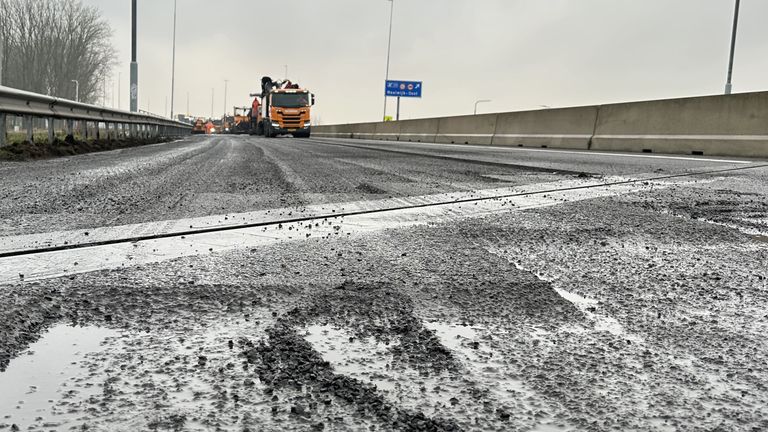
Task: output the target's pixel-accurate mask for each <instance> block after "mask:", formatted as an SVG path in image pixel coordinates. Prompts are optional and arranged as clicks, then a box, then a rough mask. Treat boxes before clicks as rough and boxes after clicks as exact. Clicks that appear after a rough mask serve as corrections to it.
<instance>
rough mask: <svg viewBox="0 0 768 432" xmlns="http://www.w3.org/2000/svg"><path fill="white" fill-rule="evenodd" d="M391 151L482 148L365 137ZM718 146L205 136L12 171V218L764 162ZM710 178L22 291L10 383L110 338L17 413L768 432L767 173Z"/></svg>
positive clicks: (177, 425) (216, 208) (222, 206)
mask: <svg viewBox="0 0 768 432" xmlns="http://www.w3.org/2000/svg"><path fill="white" fill-rule="evenodd" d="M318 141H323V142H330V141H331V140H325V139H323V140H318ZM339 144H343V145H348V144H352V145H354V146H356V147H345V146H342V145H339ZM386 145H390V146H394V145H397V149H398V150H399V151H403V152H410V153H433V154H435V155H438V156H441V157H442V156H446V155H448V156H450V157H452V158H467V159H471V160H468V161H466V162H460V161H454V160H447V159H445V158H442V159H441V158H432V157H429V156H425V155H419V154H410V155H409V154H402V153H390V152H382V151H378V150H375V149H361V148H358V147H359V146H371V147H377V148H383V147H384V146H386ZM701 159H702V158H677V157H673V158H642V157H635V155H632V156H622V155H607V156H604V155H589V154H582V153H574V152H541V151H538V152H537V151H536V150H519V149H490V148H484V149H474V148H472V149H469V148H461V147H440V148H438V147H435V146H430V145H425V144H399V145H398V144H394V143H391V144H385V143H381V142H351V141H345V140H335V141H333V142H331V143H330V144H329V143H321V142H316V141H314V140H312V141H300V140H271V141H268V140H262V139H256V138H250V137H234V138H229V137H212V138H195V139H190V140H185V141H183V142H178V143H171V144H165V145H160V146H154V147H145V148H136V149H127V150H122V151H118V152H110V153H102V154H93V155H85V156H78V157H73V158H68V159H66V160H51V161H43V162H32V163H23V164H1V165H0V174H2V178H3V179H4V180H3V185H2V187H0V203H2V210H0V211H2V212H3V217H2V220H3V223H4V227H3V229H2V233H3V235H16V234H23V233H30V232H45V231H52V230H62V229H70V228H87V227H94V226H103V225H119V224H124V223H132V222H139V221H140V222H143V221H148V220H164V219H176V218H186V217H192V216H203V215H215V214H224V213H229V212H235V211H248V210H254V209H265V208H300V207H301V206H302V205H307V204H309V203H323V202H346V201H353V200H360V199H365V198H366V197H367V198H368V199H374V197H388V196H413V195H426V194H433V193H440V192H446V191H458V190H477V189H489V188H495V187H500V186H505V185H522V184H532V183H543V182H551V181H558V180H562V179H568V178H573V177H574V176H575V175H574V173H578V172H584V173H585V174H587V175H590V176H601V175H621V176H625V177H633V176H637V177H642V176H645V175H651V174H659V173H663V174H674V173H683V172H692V171H707V170H713V169H719V168H729V167H744V166H745V164H738V163H734V162H731V161H723V160H722V159H723V158H706V157H705V158H703V159H710V160H701ZM711 159H718V160H719V161H713V160H711ZM488 161H493V162H494V164H487V163H483V162H488ZM499 162H502V163H509V164H510V167H509V168H504V167H501V166H499V165H498V163H499ZM753 163H754V165H758V164H760V161H753ZM520 165H530V166H532V167H534V168H532V169H531V170H526V169H524V168H521V167H520ZM542 168H544V169H546V171H542ZM550 170H552V171H550ZM555 170H558V171H559V173H554V171H555ZM17 177H18V178H17ZM698 180H699V181H697V182H696V183H691V184H685V185H676V186H673V187H669V188H654V187H648V188H645V189H642V190H640V191H639V192H637V193H634V194H630V195H621V196H612V197H611V196H609V197H602V198H598V199H592V200H586V201H580V202H573V203H563V204H561V205H557V206H551V207H546V208H538V209H533V210H526V211H519V212H509V213H499V214H495V215H490V216H484V217H482V218H470V219H457V220H454V221H449V222H442V223H439V224H430V223H429V221H425V224H424V225H421V226H416V227H408V228H400V229H385V230H382V231H379V232H376V233H373V234H371V233H368V234H365V235H338V236H333V237H327V238H326V237H324V238H314V237H308V238H306V239H303V240H298V239H297V240H295V241H290V242H285V243H281V244H274V245H269V246H265V247H262V248H255V249H250V250H240V251H235V252H227V253H216V252H212V253H210V254H205V255H202V256H194V257H186V258H180V259H177V260H173V261H170V262H164V263H157V264H150V265H142V266H136V267H125V268H122V269H117V270H105V271H99V272H92V273H87V274H80V275H76V276H74V275H73V276H70V277H64V278H58V279H50V280H44V281H39V282H34V283H24V282H19V283H17V284H14V285H6V286H2V287H0V302H2V304H3V305H4V306H3V307H2V308H0V322H3V324H2V326H0V368H3V369H4V368H5V367H8V370H7V372H0V383H5V382H8V381H3V379H11V380H12V377H11V378H8V376H7V375H6V376H4V374H8V373H11V372H12V371H14V370H15V369H14V365H15V364H21V363H23V362H24V361H26V360H25V359H26V358H30V359H34V358H35V356H34V354H31V353H30V352H28V351H27V352H26V354H23V355H19V353H24V352H25V351H24V350H29V349H30V348H29V347H30V345H31V346H32V348H31V350H32V351H34V350H35V349H36V348H35V345H34V343H35V341H36V340H38V339H39V338H41V337H42V340H41V341H40V342H44V341H45V334H46V330H47V329H58V328H60V326H66V325H73V324H74V325H77V326H81V327H80V328H81V329H82V331H83V335H82V336H81V337H82V338H83V339H84V340H91V341H93V340H95V343H96V344H97V345H98V344H102V349H101V350H92V351H93V352H90V353H86V354H83V355H82V356H81V357H77V358H76V359H75V358H74V357H73V358H72V359H69V358H67V357H66V356H65V354H61V355H62V359H61V363H62V366H61V367H64V364H65V363H66V364H69V363H70V360H72V361H76V362H77V364H79V365H80V367H81V370H74V371H72V370H69V371H68V372H67V373H66V374H65V375H64V376H62V377H61V378H57V377H54V378H53V379H49V382H48V383H47V384H49V385H52V386H53V388H54V389H57V388H58V389H59V390H60V392H59V393H58V394H55V395H54V396H51V397H50V400H51V401H52V402H49V403H47V404H46V403H43V407H44V409H43V411H42V412H41V413H40V414H39V415H37V416H39V417H40V419H39V420H37V419H36V417H35V416H34V415H33V416H32V420H28V421H27V420H25V417H24V416H25V415H26V414H24V413H25V410H24V406H25V403H23V402H26V403H27V405H31V404H32V403H33V399H34V397H35V395H36V394H38V393H43V392H44V386H43V385H42V384H44V382H45V381H46V380H45V379H41V381H43V383H42V384H41V383H38V382H37V381H34V380H33V381H34V382H20V383H19V382H16V383H15V384H16V385H18V386H21V387H23V388H24V389H27V388H29V390H28V392H26V393H25V392H22V393H21V394H20V396H19V400H13V401H8V400H6V399H3V398H2V397H0V430H5V429H3V427H5V428H6V429H7V430H14V429H12V427H13V426H12V425H14V424H15V425H17V427H19V428H20V429H23V430H26V429H27V427H29V426H30V425H33V426H34V427H33V430H52V429H69V428H71V427H78V428H80V427H88V428H91V429H92V430H103V429H107V428H112V429H115V430H238V431H240V430H382V431H383V430H409V431H410V430H522V431H564V430H571V431H581V430H594V431H614V430H615V431H625V430H635V431H657V430H662V431H666V430H669V431H676V430H682V431H689V430H690V431H712V430H722V431H744V430H748V431H760V430H766V429H768V408H766V407H768V367H766V364H768V344H766V343H765V336H764V335H765V334H766V331H767V330H768V314H767V312H766V311H768V282H767V281H768V266H766V265H765V263H766V262H768V188H766V187H765V185H766V184H768V183H766V182H768V168H756V169H753V170H742V171H734V172H730V173H721V174H716V175H706V176H701V177H699V178H698ZM25 182H26V183H29V186H28V187H27V186H26V183H25ZM361 185H363V186H361ZM25 191H26V193H25ZM30 191H32V192H30ZM142 196H144V197H145V199H142ZM68 197H69V198H68ZM110 198H113V199H110ZM78 208H82V210H78ZM95 328H100V329H104V330H103V331H107V329H108V330H109V331H114V334H113V335H111V336H106V337H105V336H104V335H103V332H101V333H100V332H97V331H95V330H93V329H95ZM89 338H90V339H89ZM27 354H29V355H27ZM53 363H54V365H55V362H53ZM64 385H65V386H64ZM32 386H34V388H33V387H32ZM44 399H45V398H44ZM51 407H52V408H51ZM46 424H47V425H46Z"/></svg>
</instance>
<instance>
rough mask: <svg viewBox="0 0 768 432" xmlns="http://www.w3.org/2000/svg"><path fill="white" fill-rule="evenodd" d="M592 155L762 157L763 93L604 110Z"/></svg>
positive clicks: (765, 152)
mask: <svg viewBox="0 0 768 432" xmlns="http://www.w3.org/2000/svg"><path fill="white" fill-rule="evenodd" d="M592 149H593V150H603V151H629V152H646V153H677V154H695V155H712V156H745V157H768V92H761V93H743V94H735V95H728V96H704V97H695V98H686V99H671V100H660V101H648V102H635V103H624V104H615V105H605V106H602V107H600V116H599V119H598V122H597V127H596V129H595V136H594V137H593V138H592Z"/></svg>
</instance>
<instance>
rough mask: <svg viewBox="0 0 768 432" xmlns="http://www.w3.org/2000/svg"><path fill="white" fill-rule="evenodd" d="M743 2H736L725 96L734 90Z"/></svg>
mask: <svg viewBox="0 0 768 432" xmlns="http://www.w3.org/2000/svg"><path fill="white" fill-rule="evenodd" d="M740 5H741V0H736V10H735V11H734V13H733V32H732V33H731V56H730V59H729V60H728V78H727V80H726V82H725V94H727V95H729V94H731V90H732V89H733V58H734V56H735V54H736V32H737V30H738V27H739V6H740Z"/></svg>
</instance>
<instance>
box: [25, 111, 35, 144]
mask: <svg viewBox="0 0 768 432" xmlns="http://www.w3.org/2000/svg"><path fill="white" fill-rule="evenodd" d="M24 125H25V126H26V129H27V141H29V142H30V143H33V142H34V141H35V129H34V125H33V124H32V116H30V115H26V116H24Z"/></svg>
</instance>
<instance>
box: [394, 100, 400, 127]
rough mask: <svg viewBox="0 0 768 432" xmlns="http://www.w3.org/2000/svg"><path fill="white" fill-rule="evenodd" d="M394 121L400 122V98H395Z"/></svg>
mask: <svg viewBox="0 0 768 432" xmlns="http://www.w3.org/2000/svg"><path fill="white" fill-rule="evenodd" d="M395 119H396V120H397V121H400V96H398V97H397V117H395Z"/></svg>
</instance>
